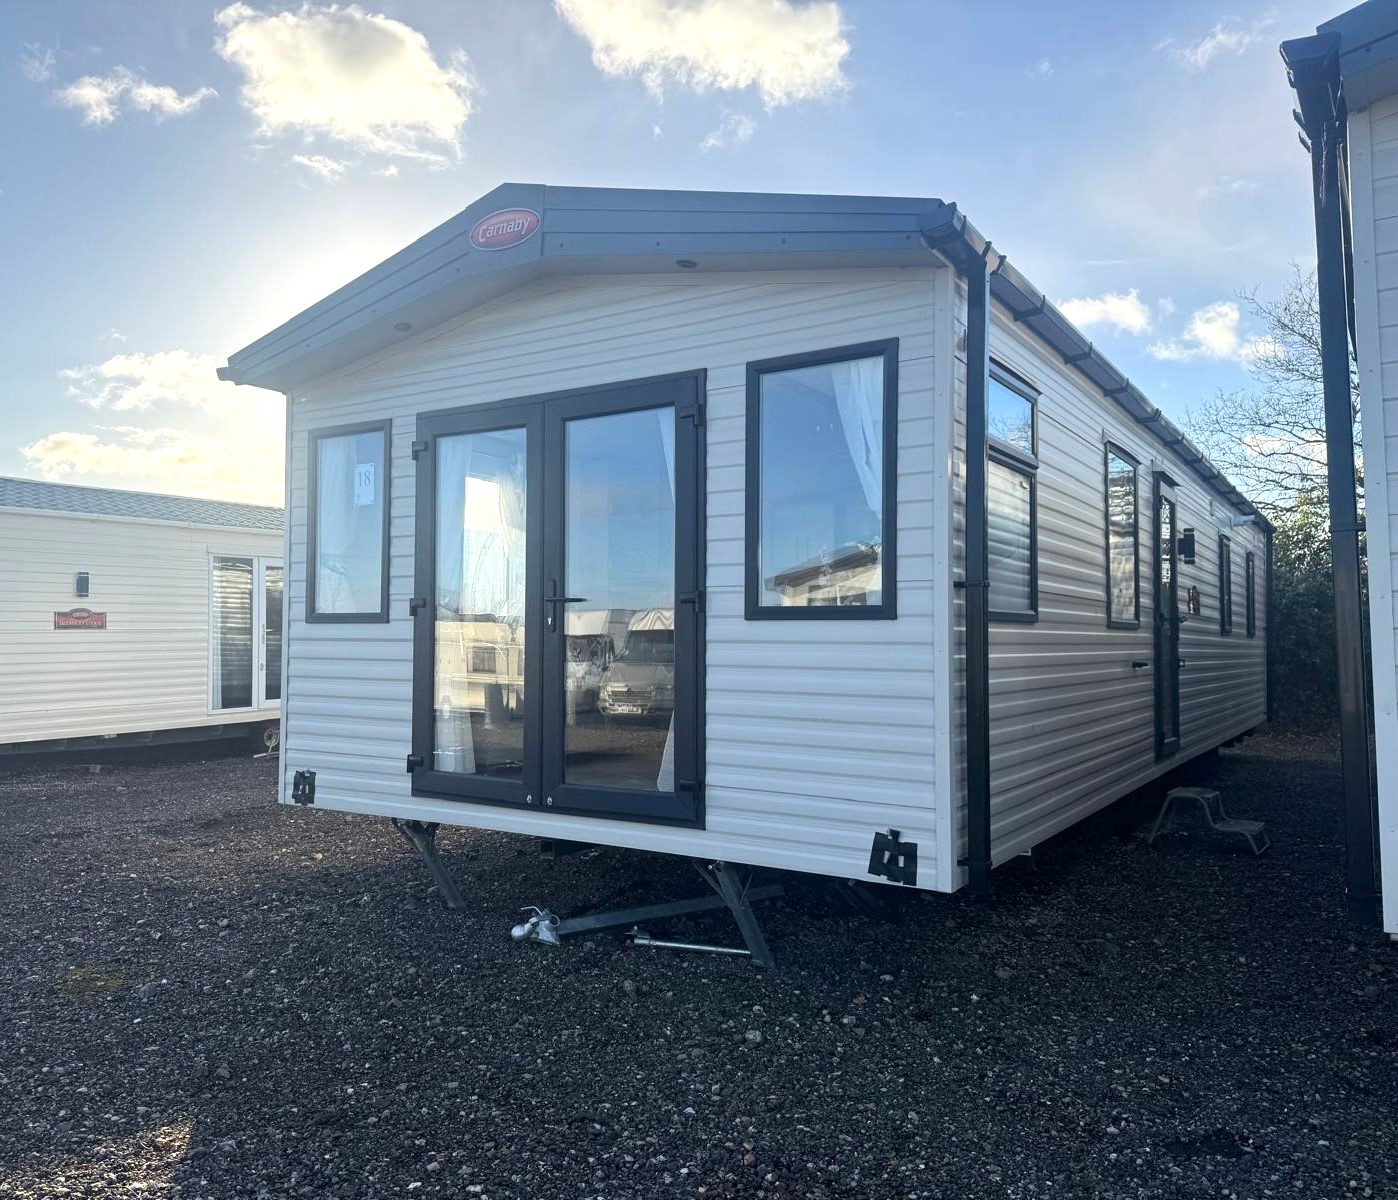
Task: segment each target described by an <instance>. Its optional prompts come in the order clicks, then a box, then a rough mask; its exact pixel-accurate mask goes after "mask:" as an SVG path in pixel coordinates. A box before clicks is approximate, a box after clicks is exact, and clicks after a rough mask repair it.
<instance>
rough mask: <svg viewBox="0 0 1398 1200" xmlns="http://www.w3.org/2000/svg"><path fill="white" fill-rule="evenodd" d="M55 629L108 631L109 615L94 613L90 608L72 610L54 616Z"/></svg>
mask: <svg viewBox="0 0 1398 1200" xmlns="http://www.w3.org/2000/svg"><path fill="white" fill-rule="evenodd" d="M53 627H54V628H55V629H106V628H107V614H106V613H104V612H93V611H92V609H90V608H70V609H69V610H68V611H67V612H56V613H54V614H53Z"/></svg>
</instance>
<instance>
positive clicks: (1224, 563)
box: [1218, 534, 1233, 636]
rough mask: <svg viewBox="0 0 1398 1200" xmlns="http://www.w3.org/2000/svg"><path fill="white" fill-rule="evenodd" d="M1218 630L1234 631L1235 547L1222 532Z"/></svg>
mask: <svg viewBox="0 0 1398 1200" xmlns="http://www.w3.org/2000/svg"><path fill="white" fill-rule="evenodd" d="M1218 631H1219V633H1221V634H1223V635H1224V636H1227V635H1228V634H1230V633H1232V632H1233V547H1232V545H1231V544H1230V543H1229V541H1228V539H1227V538H1226V537H1224V536H1223V535H1222V534H1220V535H1219V539H1218Z"/></svg>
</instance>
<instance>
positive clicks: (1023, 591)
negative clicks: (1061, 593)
mask: <svg viewBox="0 0 1398 1200" xmlns="http://www.w3.org/2000/svg"><path fill="white" fill-rule="evenodd" d="M986 493H987V496H986V498H987V504H988V510H989V511H988V521H987V526H986V533H987V541H988V548H989V560H990V610H991V612H993V613H997V614H1025V615H1032V614H1033V612H1034V576H1033V561H1034V539H1033V519H1034V500H1033V496H1034V491H1033V482H1032V480H1031V478H1030V476H1029V475H1028V474H1026V473H1024V472H1021V471H1018V470H1015V469H1014V468H1013V467H1009V466H1006V465H1005V464H1004V463H1001V462H998V461H996V460H994V459H992V460H991V461H990V464H989V466H988V470H987V475H986Z"/></svg>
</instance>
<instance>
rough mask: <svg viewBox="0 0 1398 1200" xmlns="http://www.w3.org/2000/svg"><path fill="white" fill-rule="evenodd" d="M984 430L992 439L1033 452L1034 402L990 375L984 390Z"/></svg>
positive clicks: (1017, 448)
mask: <svg viewBox="0 0 1398 1200" xmlns="http://www.w3.org/2000/svg"><path fill="white" fill-rule="evenodd" d="M986 432H987V433H988V434H990V436H991V437H993V438H995V439H996V441H1000V442H1004V443H1005V444H1006V445H1009V446H1013V447H1014V448H1015V449H1016V450H1023V451H1024V452H1025V454H1033V453H1034V405H1033V403H1032V402H1031V401H1030V400H1028V399H1026V398H1025V397H1024V396H1021V395H1020V394H1019V393H1018V392H1017V391H1015V390H1014V388H1011V387H1006V386H1005V384H1003V383H1001V382H1000V381H999V380H998V379H996V378H995V377H994V376H993V375H992V376H991V377H990V385H989V387H988V388H987V392H986Z"/></svg>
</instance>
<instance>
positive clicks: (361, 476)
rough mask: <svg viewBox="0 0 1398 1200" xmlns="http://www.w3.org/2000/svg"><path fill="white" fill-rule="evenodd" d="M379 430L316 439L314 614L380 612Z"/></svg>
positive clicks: (381, 477) (381, 441)
mask: <svg viewBox="0 0 1398 1200" xmlns="http://www.w3.org/2000/svg"><path fill="white" fill-rule="evenodd" d="M384 440H385V439H384V431H383V430H382V429H371V430H368V431H367V432H364V433H350V434H344V435H341V436H337V437H325V438H320V439H319V440H318V441H316V442H315V443H314V445H315V453H316V496H315V502H316V508H315V525H316V530H315V561H314V564H313V570H314V571H315V605H316V607H315V610H316V612H318V613H377V612H379V611H380V609H381V608H382V607H383V603H384V600H383V556H384V544H383V543H384V533H383V511H384V510H383V506H384V475H385V466H384V464H385V458H386V455H385V447H384Z"/></svg>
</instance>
